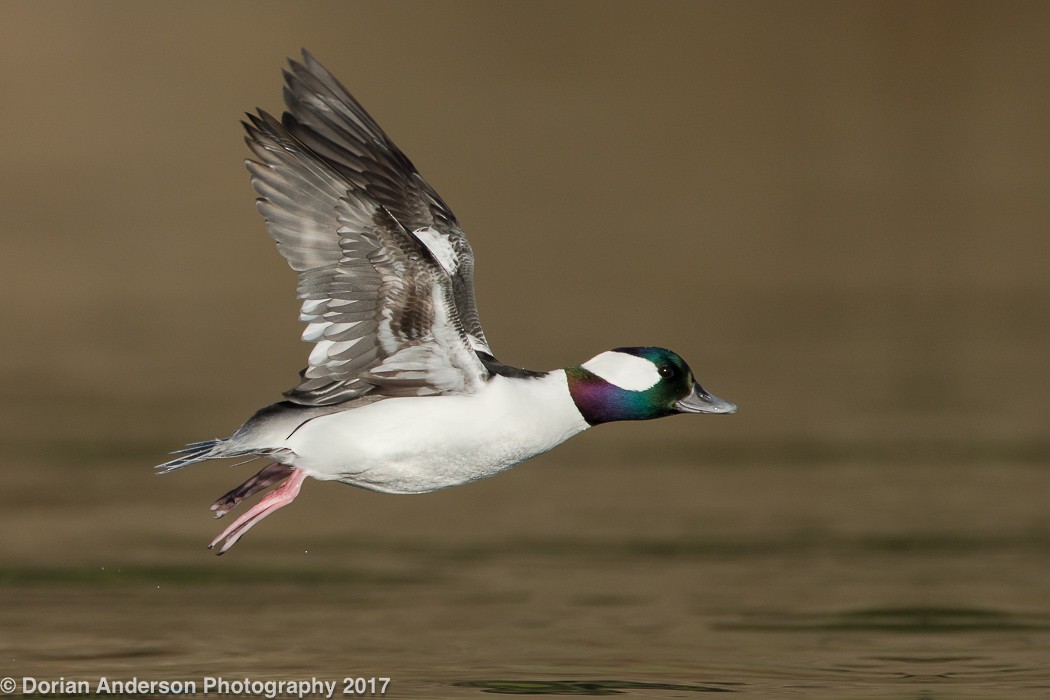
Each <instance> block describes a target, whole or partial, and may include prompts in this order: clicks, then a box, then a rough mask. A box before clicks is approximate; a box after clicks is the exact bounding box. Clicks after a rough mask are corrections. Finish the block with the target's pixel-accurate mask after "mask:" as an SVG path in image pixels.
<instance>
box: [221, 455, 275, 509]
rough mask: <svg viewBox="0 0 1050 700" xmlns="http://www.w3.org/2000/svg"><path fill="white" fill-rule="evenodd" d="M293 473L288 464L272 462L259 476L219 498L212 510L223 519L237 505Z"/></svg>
mask: <svg viewBox="0 0 1050 700" xmlns="http://www.w3.org/2000/svg"><path fill="white" fill-rule="evenodd" d="M292 471H293V468H292V467H289V466H288V465H286V464H279V463H278V462H270V463H269V464H267V465H266V466H265V467H263V468H262V469H261V470H260V471H259V473H258V474H256V475H255V476H253V477H252V478H250V479H248V480H247V481H245V482H244V483H243V484H241V485H240V486H238V487H236V488H235V489H233V490H231V491H229V492H228V493H226V494H225V495H223V496H221V497H219V499H218V500H217V501H215V503H212V504H211V509H212V511H213V512H214V513H215V517H216V518H221V517H222V516H224V515H226V514H227V513H229V512H230V511H231V510H233V509H234V508H235V507H236V506H237V504H238V503H240V502H241V501H243V500H244V499H245V498H248V497H249V496H253V495H255V494H257V493H259V492H260V491H262V490H263V489H265V488H267V487H269V486H272V485H273V484H276V483H277V482H278V481H280V480H281V479H284V478H285V477H287V476H288V475H289V474H291V473H292Z"/></svg>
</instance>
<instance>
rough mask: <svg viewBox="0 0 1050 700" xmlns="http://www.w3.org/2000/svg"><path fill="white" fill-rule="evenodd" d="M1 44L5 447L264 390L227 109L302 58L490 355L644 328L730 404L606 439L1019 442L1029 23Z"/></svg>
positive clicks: (258, 298) (486, 15) (261, 297)
mask: <svg viewBox="0 0 1050 700" xmlns="http://www.w3.org/2000/svg"><path fill="white" fill-rule="evenodd" d="M0 26H2V27H3V29H2V30H0V31H2V32H3V41H2V42H0V52H2V56H3V59H2V60H3V65H4V66H5V67H6V68H5V70H4V71H3V72H2V74H0V81H2V83H0V88H2V92H0V94H2V96H3V97H2V100H3V115H4V123H5V125H6V127H7V129H6V133H7V144H6V147H5V149H4V157H3V159H2V164H0V176H2V177H3V181H2V187H0V193H2V194H0V197H3V204H2V206H3V211H4V212H5V214H6V224H5V225H4V230H3V235H4V242H5V243H4V247H5V250H6V256H5V259H6V261H7V266H6V267H7V272H6V274H5V275H4V277H3V284H4V294H3V296H2V298H3V299H5V300H6V302H5V303H4V305H3V313H4V316H5V319H6V322H5V326H6V328H7V329H8V332H7V334H6V335H7V341H6V344H7V351H6V352H5V359H6V362H5V363H4V368H3V372H4V375H3V387H4V388H3V403H4V408H5V420H4V422H3V426H2V427H0V431H2V435H3V438H4V439H5V440H10V441H13V442H15V443H19V442H22V441H25V440H36V439H38V438H40V437H45V436H47V437H53V438H54V439H56V440H60V441H73V442H82V441H83V442H88V443H92V444H96V443H125V442H127V441H130V442H132V443H136V444H142V443H146V442H148V443H150V444H151V445H152V444H155V445H158V446H160V445H165V446H167V445H169V444H170V441H171V440H175V441H181V440H182V439H184V438H187V439H188V438H193V437H199V436H201V435H205V436H207V435H210V434H212V433H215V432H220V433H221V432H224V431H226V430H228V429H229V428H232V427H234V426H235V425H236V424H237V423H239V422H240V420H241V419H242V417H243V416H244V415H245V414H246V413H247V412H248V411H250V410H252V409H253V408H255V407H256V406H258V405H262V404H264V403H266V402H268V401H270V400H272V399H273V398H274V397H276V396H278V394H279V392H280V391H281V390H283V389H285V388H287V387H288V386H290V385H291V384H292V383H293V382H294V380H295V372H296V371H297V369H298V368H299V367H300V365H301V364H302V363H303V360H304V358H305V354H306V352H307V348H306V347H304V346H302V345H300V344H299V343H298V342H297V340H296V336H297V334H298V332H299V330H300V329H299V325H298V323H297V321H296V318H295V311H296V304H295V301H294V299H293V286H294V279H293V276H292V274H291V273H290V272H289V271H288V270H287V269H285V267H284V263H283V261H282V260H281V259H280V258H279V256H278V255H277V254H276V253H275V251H274V250H273V246H272V244H271V242H270V240H269V239H268V238H267V237H266V235H265V233H264V232H263V229H262V225H261V221H260V219H259V217H258V215H257V214H256V212H255V211H254V209H253V207H252V198H253V194H252V192H251V190H250V188H249V186H248V183H247V176H246V174H245V172H244V171H243V167H242V165H241V161H242V159H243V158H244V156H245V155H246V151H245V149H244V147H243V144H242V142H241V132H240V127H239V125H238V123H237V122H238V119H239V118H240V117H241V114H242V113H243V112H244V111H246V110H249V109H252V108H253V107H254V106H262V107H264V108H266V109H269V110H271V111H279V110H280V109H281V102H280V85H281V83H280V74H279V70H280V68H281V67H282V65H283V63H284V59H285V58H286V57H287V56H294V55H296V54H297V53H298V50H299V48H300V47H301V46H307V47H309V48H310V49H311V50H312V51H313V52H315V53H316V55H318V56H319V57H320V58H321V59H322V60H323V61H325V62H326V64H327V65H328V66H329V68H331V70H332V71H333V72H335V73H336V74H337V75H338V76H339V77H340V78H341V80H342V81H343V82H344V83H346V84H347V85H348V86H349V87H350V88H351V89H352V90H353V91H354V92H355V93H356V94H357V95H358V96H359V98H360V99H361V100H362V101H363V102H364V103H365V105H366V106H367V108H368V109H369V110H371V111H372V112H373V114H374V115H375V116H376V118H377V119H378V121H379V122H380V123H381V124H382V125H383V126H384V127H385V129H386V130H387V131H388V132H389V133H390V134H391V135H392V137H393V138H394V140H395V141H396V142H397V143H398V144H399V145H400V146H401V147H402V149H403V150H405V151H406V152H407V153H408V154H409V156H410V157H411V158H413V159H414V160H415V161H416V163H417V165H418V166H419V168H420V169H421V170H422V172H423V173H424V175H425V176H426V177H427V178H428V179H429V180H430V181H431V182H432V184H434V186H435V187H436V188H437V189H438V191H439V192H441V193H442V194H443V196H444V197H445V199H446V200H448V201H449V203H450V204H451V205H452V207H453V208H454V210H455V211H456V212H457V214H458V215H459V217H460V219H461V220H462V223H463V225H464V227H465V228H466V230H467V232H468V233H469V235H470V236H471V240H472V242H473V244H474V247H475V249H476V253H477V257H478V259H479V272H478V276H479V279H478V287H479V289H478V294H479V298H480V306H481V312H482V317H483V320H484V321H485V324H486V328H487V329H488V334H489V336H490V338H491V340H492V342H493V344H494V346H495V348H496V350H497V352H498V353H499V354H500V355H501V356H502V357H503V358H504V359H505V360H506V361H508V362H512V363H517V364H521V365H523V366H529V367H535V368H548V367H553V366H562V365H565V364H570V363H574V362H577V361H580V360H582V359H585V358H587V357H590V356H591V355H592V354H594V353H596V352H597V351H599V350H601V349H604V348H607V347H612V346H616V345H622V344H663V345H666V346H668V347H672V348H674V349H677V350H678V351H679V352H680V353H681V354H682V355H684V356H685V357H686V358H687V359H688V360H689V361H690V362H692V363H693V365H694V368H695V369H696V371H697V374H698V375H699V376H700V377H701V380H702V381H703V382H704V383H705V384H707V385H709V388H710V389H712V390H713V391H715V392H716V393H719V394H724V395H726V396H727V397H729V398H730V399H732V400H734V401H736V402H738V403H739V404H740V405H741V413H740V414H739V416H737V417H735V418H732V419H728V420H717V421H710V420H704V421H702V423H703V425H702V426H701V425H700V423H699V422H694V421H688V420H685V419H681V420H676V421H673V422H670V423H667V424H664V425H659V426H658V427H657V426H655V425H647V426H644V427H642V426H627V427H625V428H623V429H620V430H619V432H620V433H621V434H630V435H631V436H632V437H633V436H635V435H637V436H638V437H640V438H643V439H647V438H649V437H652V436H653V435H656V434H657V433H656V432H654V431H658V432H659V434H660V435H664V436H673V437H675V438H676V439H681V440H687V439H692V437H694V436H695V435H696V432H697V431H700V432H701V434H702V435H703V439H702V440H701V441H700V443H699V444H702V442H703V441H709V440H725V439H729V438H733V439H739V440H746V441H747V442H752V441H759V440H763V439H766V438H771V437H777V438H784V437H790V438H791V439H799V438H806V439H811V438H836V439H837V438H865V439H875V440H884V439H896V438H928V437H933V436H935V437H938V438H953V439H954V438H960V439H966V440H996V441H1000V440H1015V439H1016V440H1032V439H1040V440H1041V439H1043V437H1044V435H1045V426H1046V413H1045V409H1044V408H1043V405H1044V403H1045V397H1046V388H1047V382H1046V379H1047V371H1046V361H1045V357H1046V355H1047V352H1046V351H1047V350H1048V347H1050V342H1048V341H1050V331H1048V324H1047V323H1046V318H1047V311H1048V307H1050V294H1048V284H1050V283H1048V281H1047V274H1046V266H1047V253H1048V245H1047V239H1046V238H1047V237H1046V231H1047V224H1048V222H1050V196H1048V182H1050V177H1048V176H1050V139H1048V136H1047V134H1048V130H1047V124H1048V123H1050V91H1048V90H1047V89H1046V86H1047V71H1048V68H1047V66H1050V42H1047V41H1046V40H1045V39H1046V37H1047V35H1048V34H1047V32H1048V30H1050V7H1048V6H1047V5H1046V4H1045V3H1038V2H1035V3H968V2H959V3H912V2H900V3H893V2H886V3H835V2H829V3H819V2H806V3H775V2H770V3H747V2H745V3H691V2H684V3H669V2H662V3H646V4H636V3H624V4H616V3H604V2H603V3H597V2H596V3H587V2H580V3H565V4H563V3H528V4H525V3H523V4H515V3H488V2H477V3H472V2H452V3H399V2H393V3H368V4H365V3H343V2H335V3H324V2H322V3H310V4H309V5H298V4H292V3H272V2H261V3H255V2H253V3H219V4H197V3H186V4H176V3H171V4H147V3H143V4H138V5H132V4H128V3H119V2H112V3H107V2H101V3H53V2H34V3H28V2H25V3H23V2H8V3H5V4H3V5H2V6H0ZM603 432H604V431H603ZM608 432H609V433H613V432H614V431H613V430H609V431H608ZM585 439H587V440H592V439H593V440H596V441H598V440H600V441H606V440H616V439H617V436H615V435H603V436H601V437H593V436H587V437H586V438H585ZM698 439H699V438H698ZM699 449H702V447H699ZM151 458H152V457H151Z"/></svg>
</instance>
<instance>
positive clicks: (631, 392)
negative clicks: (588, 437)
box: [565, 347, 736, 425]
mask: <svg viewBox="0 0 1050 700" xmlns="http://www.w3.org/2000/svg"><path fill="white" fill-rule="evenodd" d="M565 374H566V377H567V379H568V383H569V394H570V395H571V396H572V400H573V403H575V404H576V408H577V409H578V410H579V412H580V414H581V415H582V416H583V418H584V420H586V421H587V422H588V423H590V424H591V425H597V424H599V423H608V422H610V421H616V420H649V419H651V418H662V417H663V416H670V415H674V414H676V413H734V412H735V411H736V405H735V404H732V403H730V402H728V401H724V400H722V399H720V398H718V397H717V396H713V395H711V394H709V393H708V392H707V391H705V390H704V388H703V387H702V386H700V385H699V384H698V383H697V382H696V380H695V379H694V378H693V372H692V370H690V369H689V365H687V364H686V363H685V360H683V359H682V358H681V357H679V356H678V354H677V353H674V352H672V351H670V350H666V349H664V348H652V347H646V348H616V349H614V350H608V351H606V352H603V353H601V354H600V355H597V356H595V357H592V358H591V359H590V360H587V361H586V362H584V363H583V364H582V365H576V366H575V367H569V368H567V369H566V370H565Z"/></svg>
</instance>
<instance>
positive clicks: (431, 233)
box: [412, 226, 459, 277]
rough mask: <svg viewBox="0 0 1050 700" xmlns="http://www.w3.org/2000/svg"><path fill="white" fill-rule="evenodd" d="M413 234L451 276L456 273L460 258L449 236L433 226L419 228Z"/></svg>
mask: <svg viewBox="0 0 1050 700" xmlns="http://www.w3.org/2000/svg"><path fill="white" fill-rule="evenodd" d="M412 235H413V236H415V237H416V238H417V239H418V240H419V242H420V243H422V244H423V245H425V246H426V247H427V250H429V251H430V253H431V254H432V255H433V256H434V257H435V258H436V259H437V261H438V263H439V264H440V265H441V267H442V268H444V270H445V272H447V273H448V275H449V277H452V276H453V275H455V274H456V270H457V269H459V259H458V258H457V257H456V251H455V250H453V248H452V244H451V243H450V242H449V238H448V236H446V235H444V234H442V233H440V232H439V231H437V230H436V229H434V228H433V227H431V226H427V227H425V228H417V229H416V230H415V231H413V232H412Z"/></svg>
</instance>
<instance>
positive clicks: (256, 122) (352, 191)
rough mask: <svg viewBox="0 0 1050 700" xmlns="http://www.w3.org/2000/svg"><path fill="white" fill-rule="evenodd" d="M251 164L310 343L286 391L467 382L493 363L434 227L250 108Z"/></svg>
mask: <svg viewBox="0 0 1050 700" xmlns="http://www.w3.org/2000/svg"><path fill="white" fill-rule="evenodd" d="M249 120H250V121H251V123H250V124H245V129H246V130H247V132H248V136H247V138H246V142H247V143H248V146H249V148H250V149H251V151H252V154H253V155H254V157H255V159H254V160H249V161H248V163H247V165H248V170H249V171H250V172H251V174H252V184H253V186H254V187H255V190H256V192H258V194H259V199H258V202H257V206H258V209H259V211H260V212H261V213H262V215H263V217H264V218H265V219H266V228H267V231H269V233H270V235H271V236H273V238H274V240H276V241H277V248H278V250H279V251H280V252H281V254H282V255H283V256H284V257H285V258H286V259H287V260H288V264H289V265H291V267H292V269H294V270H296V271H297V272H298V273H299V286H298V294H299V298H300V299H302V302H303V303H302V310H301V316H300V318H301V319H302V320H303V321H305V322H306V323H307V326H306V330H305V331H304V332H303V339H304V340H306V341H309V342H312V343H314V348H313V351H312V352H311V353H310V360H309V366H308V367H307V368H306V369H305V370H303V372H302V381H301V382H300V384H299V385H298V386H297V387H295V388H294V389H292V390H291V391H289V392H286V394H285V396H286V397H287V398H288V399H289V400H291V401H294V402H296V403H300V404H305V405H315V406H316V405H328V404H334V403H340V402H343V401H347V400H350V399H352V398H355V397H357V396H361V395H363V394H366V393H369V392H378V393H381V394H385V395H392V396H406V395H409V396H412V395H414V396H422V395H428V394H447V393H469V392H473V391H476V390H477V389H479V388H480V386H481V385H482V383H483V382H484V381H485V380H486V379H487V378H488V371H487V370H486V369H485V367H484V365H483V364H482V362H481V360H480V359H479V358H478V356H477V354H476V353H475V351H474V349H473V348H472V346H471V343H470V340H469V339H468V336H467V333H466V331H465V330H464V328H463V324H462V321H461V319H460V316H459V312H458V310H457V307H456V299H455V292H454V285H453V278H452V276H451V275H450V273H449V271H448V270H447V264H448V263H447V262H445V263H443V262H442V261H441V260H439V259H438V256H436V255H435V253H434V252H433V250H432V248H433V249H434V250H438V251H439V252H440V250H441V249H440V247H439V246H437V245H436V244H435V243H433V242H432V241H429V240H428V238H431V237H433V236H434V234H433V233H432V229H431V227H423V228H421V229H419V230H417V231H415V232H413V230H411V229H409V228H406V226H405V224H404V222H402V221H401V220H400V219H398V218H397V216H396V215H395V214H394V212H393V211H391V209H390V208H388V207H387V206H385V205H384V204H383V203H382V202H381V201H378V200H377V199H376V198H375V197H373V196H372V195H371V194H370V193H369V192H368V191H367V190H365V189H364V188H362V187H361V186H360V184H358V183H355V182H353V181H350V180H349V179H348V178H347V177H346V176H345V175H344V174H343V173H342V172H340V171H338V170H337V169H336V168H335V167H333V165H332V164H331V163H329V162H327V161H326V160H325V159H323V158H321V157H318V155H317V154H315V153H313V152H312V150H311V149H310V148H308V147H306V146H305V145H304V144H303V143H301V142H300V141H299V140H298V139H296V138H295V137H294V136H292V135H291V134H290V133H288V131H287V130H286V129H285V128H284V127H283V126H282V125H281V123H280V122H278V121H277V120H276V119H274V118H273V117H272V116H270V115H269V114H267V113H265V112H262V111H260V112H259V115H258V116H254V115H249Z"/></svg>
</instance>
